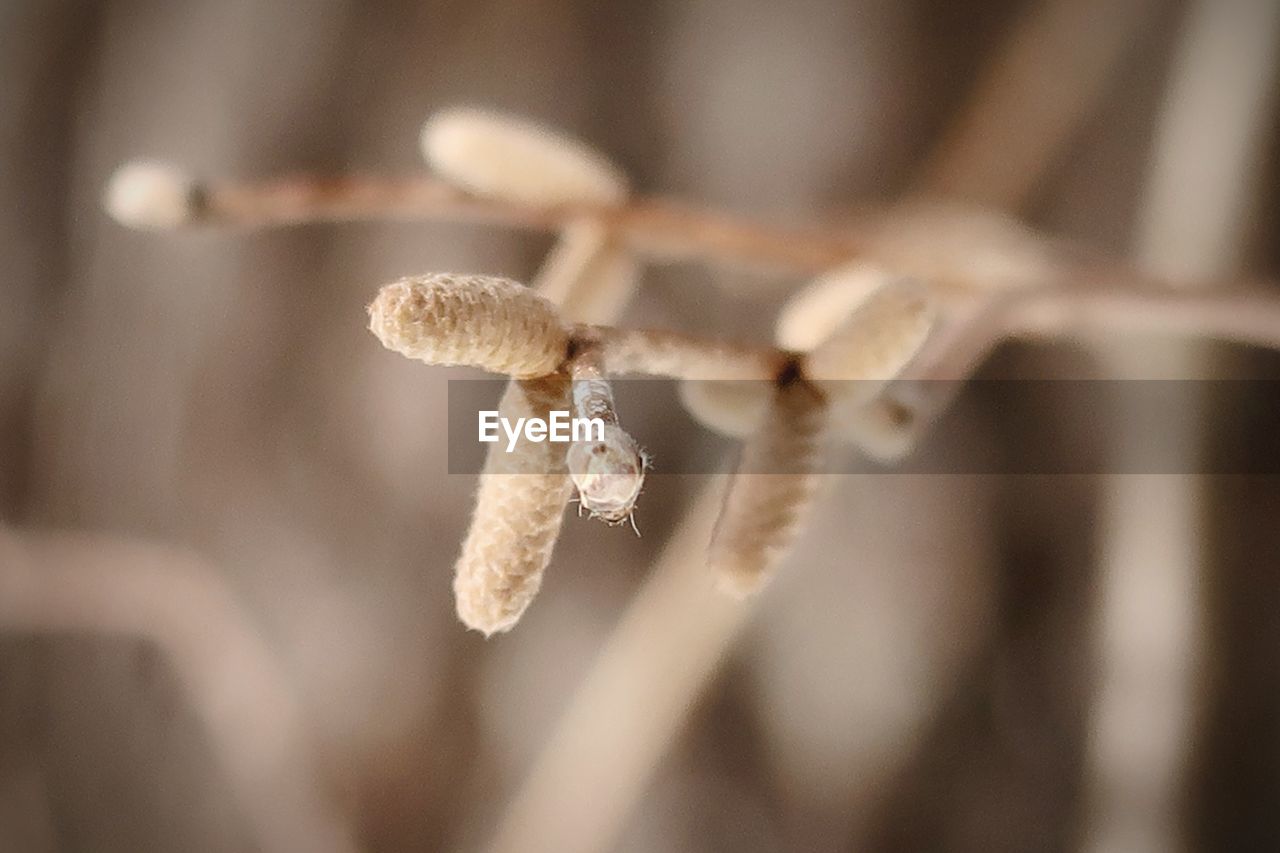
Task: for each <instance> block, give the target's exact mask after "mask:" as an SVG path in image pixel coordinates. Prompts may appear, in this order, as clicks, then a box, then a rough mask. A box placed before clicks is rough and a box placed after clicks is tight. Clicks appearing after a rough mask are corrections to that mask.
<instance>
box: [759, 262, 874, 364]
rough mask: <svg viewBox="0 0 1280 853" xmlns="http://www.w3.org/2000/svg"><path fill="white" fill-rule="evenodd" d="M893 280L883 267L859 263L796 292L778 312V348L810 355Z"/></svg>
mask: <svg viewBox="0 0 1280 853" xmlns="http://www.w3.org/2000/svg"><path fill="white" fill-rule="evenodd" d="M892 278H893V277H892V276H891V275H890V274H889V273H888V272H886V271H885V270H884V269H882V268H881V267H878V266H875V265H873V264H869V263H866V262H865V261H855V262H853V263H850V264H844V265H843V266H839V267H836V268H835V269H833V270H830V271H829V272H825V273H823V274H822V275H820V276H818V277H817V278H815V279H814V280H813V281H811V282H809V284H807V285H805V286H804V287H802V288H801V289H800V290H798V291H796V292H795V293H794V294H793V295H792V296H791V298H789V299H788V300H787V302H786V304H785V305H783V306H782V310H781V311H780V312H779V313H778V319H777V322H776V323H775V324H774V337H773V339H774V340H775V341H776V342H777V344H778V346H780V347H782V348H784V349H789V350H795V351H796V352H808V351H809V350H811V349H813V348H814V347H816V346H818V344H820V343H822V342H823V341H825V340H826V339H827V338H828V337H830V336H831V333H832V332H834V331H835V330H836V329H837V328H838V327H839V326H840V324H841V323H842V322H844V320H845V318H846V317H848V316H849V315H850V314H852V313H853V312H854V311H855V310H856V309H857V308H858V306H860V305H862V303H863V302H865V301H866V300H867V298H868V297H870V296H871V294H873V293H875V292H876V291H877V290H879V289H880V288H881V287H883V286H884V285H885V284H887V283H889V282H890V281H891V279H892Z"/></svg>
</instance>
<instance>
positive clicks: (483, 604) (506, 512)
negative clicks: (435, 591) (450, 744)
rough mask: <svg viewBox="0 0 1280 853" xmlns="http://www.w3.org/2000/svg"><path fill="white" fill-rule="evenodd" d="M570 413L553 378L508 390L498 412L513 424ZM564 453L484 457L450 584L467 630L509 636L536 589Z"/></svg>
mask: <svg viewBox="0 0 1280 853" xmlns="http://www.w3.org/2000/svg"><path fill="white" fill-rule="evenodd" d="M568 406H569V381H568V378H567V377H565V376H564V375H562V374H555V375H552V376H547V377H543V378H541V379H533V380H521V381H517V382H512V383H511V384H510V385H508V386H507V391H506V393H505V394H504V395H503V398H502V402H501V403H500V405H499V409H500V411H501V413H502V416H503V417H505V418H509V419H510V420H511V421H512V422H513V423H514V422H515V419H516V418H521V417H526V418H527V417H539V418H546V417H548V413H549V412H550V411H551V410H552V409H562V410H563V409H567V408H568ZM565 448H566V445H565V444H562V443H555V442H550V441H544V442H540V443H532V442H528V441H524V440H521V441H520V442H519V443H518V444H517V445H516V447H515V449H514V450H513V451H512V452H511V453H506V452H505V445H504V447H503V448H499V449H494V450H492V452H490V453H489V455H488V458H487V459H486V461H485V466H484V471H483V472H482V473H481V475H480V484H479V487H478V490H477V493H476V504H475V512H474V515H473V516H472V522H471V529H470V530H469V531H468V533H467V538H466V541H465V542H464V543H463V545H462V554H461V556H460V557H459V558H458V562H457V566H456V569H455V574H454V581H453V591H454V595H455V597H456V600H457V607H458V618H459V619H461V620H462V622H463V623H464V624H465V625H466V626H467V627H469V628H474V629H475V630H477V631H481V632H483V633H484V634H486V635H489V634H493V633H495V632H498V631H506V630H508V629H510V628H511V627H512V626H513V625H515V623H516V622H517V621H519V619H520V616H521V614H523V613H524V611H525V608H526V607H528V606H529V603H530V602H531V601H533V597H534V596H535V595H536V594H537V592H538V588H539V587H540V586H541V585H542V573H543V571H544V570H545V569H546V567H547V563H548V562H549V561H550V559H551V551H552V549H553V548H554V547H555V543H556V538H557V537H558V536H559V533H560V524H561V522H562V520H563V518H564V507H565V504H566V502H567V501H568V499H569V489H570V483H569V478H568V476H567V472H566V469H565V461H564V456H565Z"/></svg>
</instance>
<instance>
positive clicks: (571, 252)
mask: <svg viewBox="0 0 1280 853" xmlns="http://www.w3.org/2000/svg"><path fill="white" fill-rule="evenodd" d="M639 278H640V267H639V264H638V263H637V261H636V259H635V257H634V256H633V255H632V254H631V252H629V251H628V250H627V249H626V247H625V246H624V245H623V243H622V241H621V240H620V238H619V236H618V235H617V234H616V233H614V232H613V231H611V230H609V229H608V228H606V227H605V226H604V225H602V224H601V223H599V222H593V221H590V220H580V221H578V222H574V223H572V224H570V225H568V226H566V227H565V228H564V230H563V231H561V232H560V238H559V239H558V240H557V241H556V244H555V246H553V247H552V249H551V253H550V254H549V255H547V259H546V261H544V262H543V265H542V269H541V270H540V271H539V273H538V278H537V280H536V281H535V282H534V289H535V290H537V291H538V293H539V294H541V295H542V296H544V297H546V298H547V299H549V300H551V301H552V302H554V303H556V304H557V305H560V306H562V307H563V311H564V316H565V317H566V318H567V319H569V320H572V321H573V322H575V323H613V322H616V321H617V319H618V317H619V316H621V314H622V311H623V309H624V308H626V306H627V303H628V302H630V301H631V297H632V296H634V295H635V290H636V284H637V282H638V281H639Z"/></svg>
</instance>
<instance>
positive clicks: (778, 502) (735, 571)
mask: <svg viewBox="0 0 1280 853" xmlns="http://www.w3.org/2000/svg"><path fill="white" fill-rule="evenodd" d="M826 423H827V410H826V403H825V401H824V400H823V398H822V395H821V394H820V393H819V392H818V391H817V390H816V389H815V388H813V387H812V386H811V385H809V384H808V383H805V382H803V381H793V382H788V383H785V384H783V385H781V386H779V387H778V389H777V393H776V394H775V396H774V400H773V405H772V406H771V407H770V408H769V411H768V413H767V414H766V415H765V418H764V422H763V423H762V424H761V426H760V429H759V430H758V431H757V432H756V433H755V434H754V435H753V436H751V437H750V438H749V439H748V440H747V443H746V444H745V445H744V446H743V448H742V457H741V459H740V460H739V463H738V470H737V471H736V472H735V473H734V476H733V477H732V478H731V479H730V481H729V487H728V492H727V494H726V495H725V500H724V507H723V509H722V510H721V512H720V519H719V520H718V521H717V522H716V528H715V532H714V533H713V534H712V539H711V546H710V549H709V554H708V562H709V563H710V565H711V570H712V572H713V573H714V575H715V577H716V580H717V584H718V585H719V587H720V588H721V589H722V590H724V591H725V592H728V593H730V594H732V595H738V596H745V595H748V594H750V593H753V592H755V591H756V590H758V589H759V588H760V587H761V586H762V585H763V584H764V583H765V581H767V580H768V578H769V576H770V574H771V573H772V571H773V569H774V567H775V566H776V565H777V563H778V561H779V560H780V559H781V558H782V557H783V556H784V555H785V554H786V551H787V549H788V548H789V547H790V545H791V543H792V542H793V541H794V540H795V538H796V536H797V534H798V533H799V532H800V528H801V525H802V523H803V522H804V520H805V517H806V515H807V514H808V511H809V508H810V506H811V505H812V503H813V500H814V498H815V496H816V493H817V487H818V481H819V466H820V464H821V459H822V450H823V443H824V437H825V433H826Z"/></svg>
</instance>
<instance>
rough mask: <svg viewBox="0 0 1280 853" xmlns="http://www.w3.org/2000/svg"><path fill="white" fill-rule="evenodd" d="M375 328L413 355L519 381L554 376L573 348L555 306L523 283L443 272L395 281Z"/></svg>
mask: <svg viewBox="0 0 1280 853" xmlns="http://www.w3.org/2000/svg"><path fill="white" fill-rule="evenodd" d="M369 330H370V331H372V332H373V333H374V335H376V336H377V337H378V340H380V341H382V344H383V346H385V347H386V348H387V349H390V350H394V351H395V352H398V353H400V354H401V355H404V356H405V357H407V358H413V359H417V360H419V361H423V362H426V363H427V364H436V365H462V366H467V367H478V368H480V369H481V370H487V371H489V372H491V373H505V374H507V375H508V376H511V377H514V378H517V379H520V378H531V377H535V376H543V375H546V374H548V373H551V372H552V371H554V370H555V369H556V368H557V367H559V366H560V364H561V363H562V362H563V361H564V359H565V357H566V356H567V354H568V348H569V333H568V330H567V329H566V328H565V326H564V324H563V323H562V322H561V320H560V314H559V312H558V311H557V310H556V307H555V306H554V305H552V304H551V303H550V302H548V301H547V300H545V299H543V298H542V297H541V296H539V295H538V294H536V293H534V292H533V291H532V290H530V289H529V288H527V287H525V286H524V285H522V284H519V283H517V282H514V281H510V280H509V279H505V278H494V277H490V276H479V275H452V274H436V275H427V276H420V277H411V278H402V279H400V280H399V281H396V282H393V283H391V284H388V285H387V286H385V287H383V288H382V289H381V290H380V291H379V292H378V296H377V298H376V299H374V301H373V303H372V304H370V305H369Z"/></svg>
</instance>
